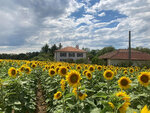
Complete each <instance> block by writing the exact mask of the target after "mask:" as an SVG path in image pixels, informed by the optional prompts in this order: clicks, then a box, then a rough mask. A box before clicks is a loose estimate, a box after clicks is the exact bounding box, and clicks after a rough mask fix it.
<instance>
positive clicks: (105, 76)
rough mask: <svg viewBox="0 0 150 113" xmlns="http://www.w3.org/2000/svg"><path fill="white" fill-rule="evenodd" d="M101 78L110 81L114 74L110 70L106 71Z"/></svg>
mask: <svg viewBox="0 0 150 113" xmlns="http://www.w3.org/2000/svg"><path fill="white" fill-rule="evenodd" d="M103 76H104V78H105V79H106V80H112V79H113V77H114V72H113V71H111V70H106V71H105V72H104V74H103Z"/></svg>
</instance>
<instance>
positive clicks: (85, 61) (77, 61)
mask: <svg viewBox="0 0 150 113" xmlns="http://www.w3.org/2000/svg"><path fill="white" fill-rule="evenodd" d="M75 62H76V63H78V64H81V63H84V64H87V63H89V61H88V59H87V58H81V59H77V60H76V61H75Z"/></svg>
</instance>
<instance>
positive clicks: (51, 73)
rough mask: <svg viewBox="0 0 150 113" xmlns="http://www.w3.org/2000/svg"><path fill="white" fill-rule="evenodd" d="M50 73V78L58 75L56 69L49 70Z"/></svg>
mask: <svg viewBox="0 0 150 113" xmlns="http://www.w3.org/2000/svg"><path fill="white" fill-rule="evenodd" d="M48 72H49V76H50V77H53V76H55V75H56V71H55V69H53V68H52V69H49V71H48Z"/></svg>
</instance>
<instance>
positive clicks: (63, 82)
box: [60, 79, 66, 91]
mask: <svg viewBox="0 0 150 113" xmlns="http://www.w3.org/2000/svg"><path fill="white" fill-rule="evenodd" d="M60 84H61V90H62V91H65V84H66V82H65V80H64V79H61V81H60Z"/></svg>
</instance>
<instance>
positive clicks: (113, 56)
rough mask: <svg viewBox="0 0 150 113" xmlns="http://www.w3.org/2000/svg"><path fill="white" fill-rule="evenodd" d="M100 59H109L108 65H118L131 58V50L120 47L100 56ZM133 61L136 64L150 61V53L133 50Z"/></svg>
mask: <svg viewBox="0 0 150 113" xmlns="http://www.w3.org/2000/svg"><path fill="white" fill-rule="evenodd" d="M99 59H103V60H106V61H107V65H117V64H119V63H122V62H128V60H129V50H128V49H118V50H115V51H112V52H109V53H106V54H104V55H101V56H99ZM131 61H132V63H133V65H134V66H137V65H140V64H144V63H146V62H147V61H150V54H148V53H144V52H140V51H136V50H133V49H132V50H131Z"/></svg>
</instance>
